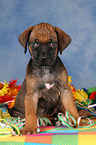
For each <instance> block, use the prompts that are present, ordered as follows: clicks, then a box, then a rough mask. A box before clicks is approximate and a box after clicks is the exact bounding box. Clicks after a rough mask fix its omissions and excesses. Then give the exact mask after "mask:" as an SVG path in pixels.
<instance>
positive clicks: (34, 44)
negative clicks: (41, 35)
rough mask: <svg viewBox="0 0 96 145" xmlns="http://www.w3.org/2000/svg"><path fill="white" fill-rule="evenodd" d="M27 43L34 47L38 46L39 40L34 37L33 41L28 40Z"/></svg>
mask: <svg viewBox="0 0 96 145" xmlns="http://www.w3.org/2000/svg"><path fill="white" fill-rule="evenodd" d="M29 44H30V46H31V48H32V47H34V48H36V47H38V46H39V40H38V39H35V41H33V42H29Z"/></svg>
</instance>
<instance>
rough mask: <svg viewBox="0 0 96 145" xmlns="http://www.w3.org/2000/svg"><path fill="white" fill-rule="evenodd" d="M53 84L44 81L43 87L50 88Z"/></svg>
mask: <svg viewBox="0 0 96 145" xmlns="http://www.w3.org/2000/svg"><path fill="white" fill-rule="evenodd" d="M53 86H54V83H53V84H51V85H50V84H49V83H45V87H46V88H47V89H48V90H49V89H50V88H52V87H53Z"/></svg>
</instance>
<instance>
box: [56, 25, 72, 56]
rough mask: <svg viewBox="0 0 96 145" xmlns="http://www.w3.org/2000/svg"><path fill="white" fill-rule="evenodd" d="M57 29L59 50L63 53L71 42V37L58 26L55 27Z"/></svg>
mask: <svg viewBox="0 0 96 145" xmlns="http://www.w3.org/2000/svg"><path fill="white" fill-rule="evenodd" d="M55 31H56V33H57V38H58V47H59V51H60V54H62V51H63V50H64V49H65V48H66V47H67V46H68V45H69V44H70V42H71V37H70V36H69V35H67V34H66V33H65V32H64V31H62V30H61V29H60V28H58V27H55Z"/></svg>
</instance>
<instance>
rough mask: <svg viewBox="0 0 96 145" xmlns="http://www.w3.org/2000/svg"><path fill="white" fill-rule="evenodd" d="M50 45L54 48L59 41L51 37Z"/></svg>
mask: <svg viewBox="0 0 96 145" xmlns="http://www.w3.org/2000/svg"><path fill="white" fill-rule="evenodd" d="M49 45H50V46H51V47H52V48H53V47H55V46H56V45H57V43H56V42H54V41H53V40H52V39H49Z"/></svg>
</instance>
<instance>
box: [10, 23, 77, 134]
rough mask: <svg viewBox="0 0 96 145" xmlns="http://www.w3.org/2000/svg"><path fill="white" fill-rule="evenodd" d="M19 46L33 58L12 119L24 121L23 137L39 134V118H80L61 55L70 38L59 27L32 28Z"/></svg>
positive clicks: (41, 25) (20, 38) (47, 25)
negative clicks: (37, 132)
mask: <svg viewBox="0 0 96 145" xmlns="http://www.w3.org/2000/svg"><path fill="white" fill-rule="evenodd" d="M19 42H20V43H21V45H22V46H23V47H24V48H25V53H26V51H27V46H28V48H29V52H30V54H31V59H30V61H29V63H28V65H27V69H26V76H25V80H24V82H23V84H22V87H21V89H20V91H19V93H18V95H17V98H16V103H15V106H14V107H13V108H12V109H11V115H12V116H15V117H17V116H20V117H25V127H24V129H23V130H22V131H21V132H22V134H32V133H35V132H36V130H37V117H38V116H47V115H50V116H52V115H54V114H56V113H58V112H62V113H64V112H65V110H67V111H68V112H69V113H70V114H71V115H72V116H73V117H74V118H75V119H76V120H77V118H78V117H79V115H78V112H77V109H76V107H75V103H74V100H73V94H72V91H71V89H70V87H69V86H68V74H67V71H66V68H65V66H64V64H63V63H62V61H61V60H60V58H59V56H58V53H59V52H60V54H62V51H63V50H64V49H65V48H66V47H67V46H68V45H69V43H70V42H71V38H70V36H69V35H67V34H66V33H65V32H64V31H62V30H61V29H60V28H58V27H54V26H52V25H50V24H48V23H40V24H38V25H35V26H31V27H29V28H28V29H27V30H25V31H24V32H23V33H22V34H21V35H20V36H19Z"/></svg>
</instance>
